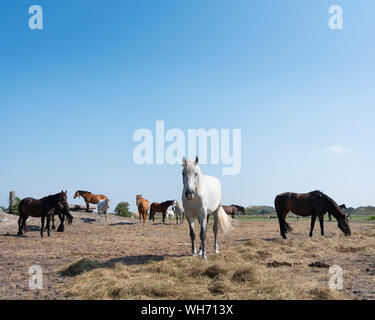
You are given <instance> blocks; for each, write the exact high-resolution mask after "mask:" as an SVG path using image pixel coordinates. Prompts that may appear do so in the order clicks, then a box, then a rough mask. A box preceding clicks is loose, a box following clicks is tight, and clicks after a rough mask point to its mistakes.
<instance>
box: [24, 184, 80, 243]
mask: <svg viewBox="0 0 375 320" xmlns="http://www.w3.org/2000/svg"><path fill="white" fill-rule="evenodd" d="M18 212H19V219H18V235H19V236H20V235H22V234H23V232H22V231H23V230H24V231H26V220H27V218H28V217H40V218H41V220H42V226H41V229H40V236H41V237H43V230H44V222H45V219H47V233H48V236H50V222H51V219H52V216H53V214H54V213H55V212H58V214H62V215H63V214H66V215H67V216H68V223H69V224H70V223H72V220H73V217H72V216H71V215H70V211H69V205H68V196H67V192H64V191H61V192H60V193H57V194H55V195H51V196H47V197H44V198H42V199H40V200H36V199H34V198H25V199H23V200H22V201H21V202H20V203H19V205H18ZM60 230H61V229H60ZM62 230H63V227H62Z"/></svg>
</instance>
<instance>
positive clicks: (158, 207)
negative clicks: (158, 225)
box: [150, 200, 173, 223]
mask: <svg viewBox="0 0 375 320" xmlns="http://www.w3.org/2000/svg"><path fill="white" fill-rule="evenodd" d="M172 204H173V200H168V201H164V202H162V203H157V202H153V203H151V207H150V220H152V221H155V213H156V212H161V213H162V214H163V223H165V217H166V215H167V210H168V208H169V207H170V206H171V205H172Z"/></svg>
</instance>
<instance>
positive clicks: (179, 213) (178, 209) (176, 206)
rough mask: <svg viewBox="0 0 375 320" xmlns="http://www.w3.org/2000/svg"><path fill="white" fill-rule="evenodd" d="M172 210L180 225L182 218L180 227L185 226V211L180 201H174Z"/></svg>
mask: <svg viewBox="0 0 375 320" xmlns="http://www.w3.org/2000/svg"><path fill="white" fill-rule="evenodd" d="M172 210H173V212H174V213H175V216H176V224H178V218H180V225H181V226H182V225H184V219H185V210H184V207H183V205H182V202H181V201H180V200H174V201H173V204H172Z"/></svg>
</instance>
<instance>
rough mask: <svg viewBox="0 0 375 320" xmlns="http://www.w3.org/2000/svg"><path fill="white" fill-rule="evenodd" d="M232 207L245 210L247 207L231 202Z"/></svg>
mask: <svg viewBox="0 0 375 320" xmlns="http://www.w3.org/2000/svg"><path fill="white" fill-rule="evenodd" d="M231 206H232V207H236V208H237V209H239V210H245V207H242V206H238V205H236V204H231Z"/></svg>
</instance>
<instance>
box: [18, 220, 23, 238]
mask: <svg viewBox="0 0 375 320" xmlns="http://www.w3.org/2000/svg"><path fill="white" fill-rule="evenodd" d="M22 226H23V218H22V217H21V216H20V217H19V218H18V233H17V236H22V235H23V232H22Z"/></svg>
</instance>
